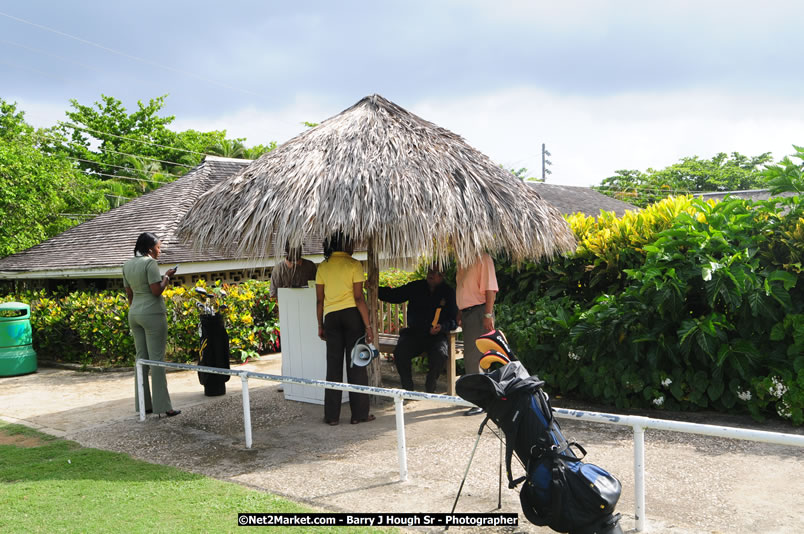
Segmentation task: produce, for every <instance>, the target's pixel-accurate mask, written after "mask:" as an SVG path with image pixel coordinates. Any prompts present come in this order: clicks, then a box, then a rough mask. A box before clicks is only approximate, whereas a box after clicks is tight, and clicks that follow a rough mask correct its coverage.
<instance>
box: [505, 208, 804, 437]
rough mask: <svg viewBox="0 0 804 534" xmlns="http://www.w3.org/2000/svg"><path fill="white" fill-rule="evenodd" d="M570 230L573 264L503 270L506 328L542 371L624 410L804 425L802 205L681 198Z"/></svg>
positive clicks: (560, 386) (558, 385) (533, 368)
mask: <svg viewBox="0 0 804 534" xmlns="http://www.w3.org/2000/svg"><path fill="white" fill-rule="evenodd" d="M570 224H571V226H572V228H573V230H574V231H575V234H576V237H577V238H578V242H579V247H578V250H577V251H576V253H575V254H574V255H571V256H568V257H566V258H560V259H558V260H557V261H555V262H553V263H551V264H540V265H529V266H526V267H525V268H524V269H523V270H519V271H517V270H516V269H514V268H508V269H503V270H502V272H501V273H500V284H501V296H502V297H503V298H502V302H501V305H500V306H498V312H497V321H498V324H499V326H500V328H502V329H503V330H504V331H505V332H506V334H507V335H508V337H509V340H510V341H511V343H512V345H513V347H514V348H515V350H516V351H517V354H518V356H519V357H520V358H521V359H522V360H523V362H524V363H525V365H526V367H527V368H528V369H529V371H530V372H532V373H534V374H538V375H539V376H540V377H541V378H543V379H545V380H546V381H547V383H548V384H549V386H551V387H552V388H554V391H556V392H557V393H560V394H563V395H567V396H571V397H574V398H582V399H588V400H590V401H595V402H602V403H606V404H611V405H615V406H617V407H618V408H625V409H627V408H655V409H673V410H702V409H714V410H719V411H727V412H749V413H751V414H752V415H754V416H755V417H756V418H763V417H765V416H768V415H772V416H778V417H781V418H784V419H789V420H791V421H792V422H793V423H795V424H797V425H798V424H802V423H803V422H804V353H802V349H804V284H801V283H799V275H800V273H801V269H802V263H801V262H802V252H804V208H803V207H802V204H801V203H800V201H799V199H798V198H793V199H790V200H786V201H784V202H783V203H781V204H779V205H777V203H776V201H767V202H757V203H753V202H750V201H745V200H739V199H732V200H726V201H723V202H719V203H715V202H704V201H702V200H694V199H691V198H689V197H680V198H673V199H668V200H666V201H663V202H660V203H658V204H656V205H654V206H651V207H649V208H647V209H645V210H643V211H641V212H639V213H636V214H634V213H629V214H627V215H626V216H625V217H622V218H616V217H614V216H613V215H611V214H607V215H605V216H603V217H601V218H599V219H598V220H597V221H595V220H594V219H591V218H586V217H583V216H575V217H573V218H571V219H570ZM520 295H526V296H525V297H524V298H523V297H521V296H520Z"/></svg>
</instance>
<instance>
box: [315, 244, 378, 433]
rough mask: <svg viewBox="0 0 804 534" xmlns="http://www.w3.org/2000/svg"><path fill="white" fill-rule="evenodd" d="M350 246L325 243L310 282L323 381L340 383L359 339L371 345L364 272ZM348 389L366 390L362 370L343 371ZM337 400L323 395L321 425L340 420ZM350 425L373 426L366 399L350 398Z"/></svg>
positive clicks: (333, 391) (337, 394)
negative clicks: (322, 345)
mask: <svg viewBox="0 0 804 534" xmlns="http://www.w3.org/2000/svg"><path fill="white" fill-rule="evenodd" d="M352 252H354V244H353V243H352V240H351V239H349V238H347V237H346V236H344V235H343V234H342V233H341V232H337V233H335V234H333V235H331V236H329V237H328V238H327V239H326V240H325V241H324V255H325V256H326V259H325V260H324V261H323V262H321V265H319V266H318V271H317V273H316V277H315V291H316V315H317V317H318V337H320V338H321V339H323V340H324V341H326V343H327V381H330V382H343V364H344V361H346V358H347V355H348V354H349V353H351V350H352V347H354V345H355V343H357V340H358V339H360V338H361V337H362V336H363V334H365V336H366V343H371V342H372V341H373V339H372V334H371V328H369V318H368V306H366V299H365V298H364V297H363V282H364V281H365V276H364V275H363V267H362V266H361V265H360V262H359V261H357V260H355V259H354V258H352ZM346 378H347V380H348V382H349V383H350V384H357V385H363V386H366V385H368V372H367V370H366V368H365V367H359V366H356V365H355V366H350V365H348V363H347V365H346ZM341 395H342V393H341V392H340V391H339V390H336V389H327V390H325V391H324V422H325V423H327V424H328V425H333V426H334V425H337V424H338V422H339V420H340V416H341ZM349 407H350V408H351V410H352V420H351V423H352V424H353V425H355V424H357V423H364V422H367V421H373V420H374V416H373V415H371V414H369V396H368V395H367V394H365V393H354V392H349Z"/></svg>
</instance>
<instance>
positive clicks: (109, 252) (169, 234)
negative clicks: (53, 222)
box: [0, 156, 320, 272]
mask: <svg viewBox="0 0 804 534" xmlns="http://www.w3.org/2000/svg"><path fill="white" fill-rule="evenodd" d="M249 163H251V160H244V159H242V160H241V159H231V158H219V157H214V156H207V157H206V158H205V160H204V161H203V162H202V163H201V164H200V165H198V166H197V167H195V168H194V169H192V170H191V171H190V172H188V173H187V174H185V175H184V176H182V177H180V178H178V179H177V180H176V181H174V182H171V183H169V184H166V185H164V186H162V187H160V188H159V189H156V190H154V191H151V192H150V193H147V194H145V195H143V196H141V197H139V198H136V199H134V200H132V201H130V202H128V203H126V204H123V205H122V206H120V207H118V208H115V209H112V210H109V211H107V212H105V213H102V214H100V215H98V216H97V217H95V218H94V219H91V220H89V221H87V222H84V223H82V224H79V225H77V226H74V227H72V228H70V229H68V230H66V231H65V232H62V233H61V234H59V235H57V236H55V237H53V238H51V239H48V240H47V241H45V242H43V243H40V244H38V245H36V246H33V247H31V248H29V249H27V250H23V251H21V252H18V253H16V254H13V255H11V256H8V257H6V258H3V259H0V271H6V272H9V271H39V270H56V269H75V268H80V269H93V268H102V267H110V266H119V265H122V264H123V263H124V262H125V261H126V260H127V259H129V258H130V257H131V256H132V254H133V250H134V244H135V243H136V241H137V236H139V234H141V233H142V232H153V233H154V234H156V235H157V236H158V237H159V238H160V240H161V241H162V248H163V253H162V255H161V256H160V257H159V261H160V263H169V264H172V263H184V262H204V261H216V260H228V259H231V258H230V256H227V255H226V254H223V253H220V252H215V251H195V250H193V249H192V247H190V246H187V245H185V244H182V243H181V242H179V240H178V239H177V238H176V236H175V231H176V227H177V226H178V224H179V221H180V220H181V218H182V217H183V216H184V214H185V213H186V212H187V211H188V210H189V209H191V207H192V206H193V203H194V202H195V200H196V199H197V198H198V197H199V196H200V195H201V194H203V193H204V192H205V191H207V190H208V189H210V188H211V187H212V186H213V185H215V184H217V183H218V182H220V181H221V180H223V179H224V178H226V177H228V176H231V175H232V174H235V173H237V172H238V171H240V170H241V169H242V168H243V167H245V166H246V165H248V164H249ZM319 250H320V247H319Z"/></svg>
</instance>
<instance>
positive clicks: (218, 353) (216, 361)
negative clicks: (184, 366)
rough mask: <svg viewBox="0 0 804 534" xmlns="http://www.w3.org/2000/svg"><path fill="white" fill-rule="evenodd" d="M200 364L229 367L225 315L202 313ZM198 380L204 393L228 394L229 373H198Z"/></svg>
mask: <svg viewBox="0 0 804 534" xmlns="http://www.w3.org/2000/svg"><path fill="white" fill-rule="evenodd" d="M199 353H200V358H199V360H198V365H205V366H207V367H220V368H223V369H229V334H228V333H227V332H226V326H225V325H224V322H223V315H222V314H221V313H215V314H214V315H207V314H204V315H201V348H200V349H199ZM198 381H199V382H201V385H203V386H204V395H206V396H207V397H216V396H218V395H225V394H226V382H228V381H229V375H216V374H212V373H201V372H199V373H198Z"/></svg>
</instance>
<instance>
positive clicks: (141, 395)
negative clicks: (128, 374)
mask: <svg viewBox="0 0 804 534" xmlns="http://www.w3.org/2000/svg"><path fill="white" fill-rule="evenodd" d="M142 374H143V373H142V363H141V362H140V360H137V399H138V400H139V403H138V404H139V405H140V421H145V385H144V384H143V383H142Z"/></svg>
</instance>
